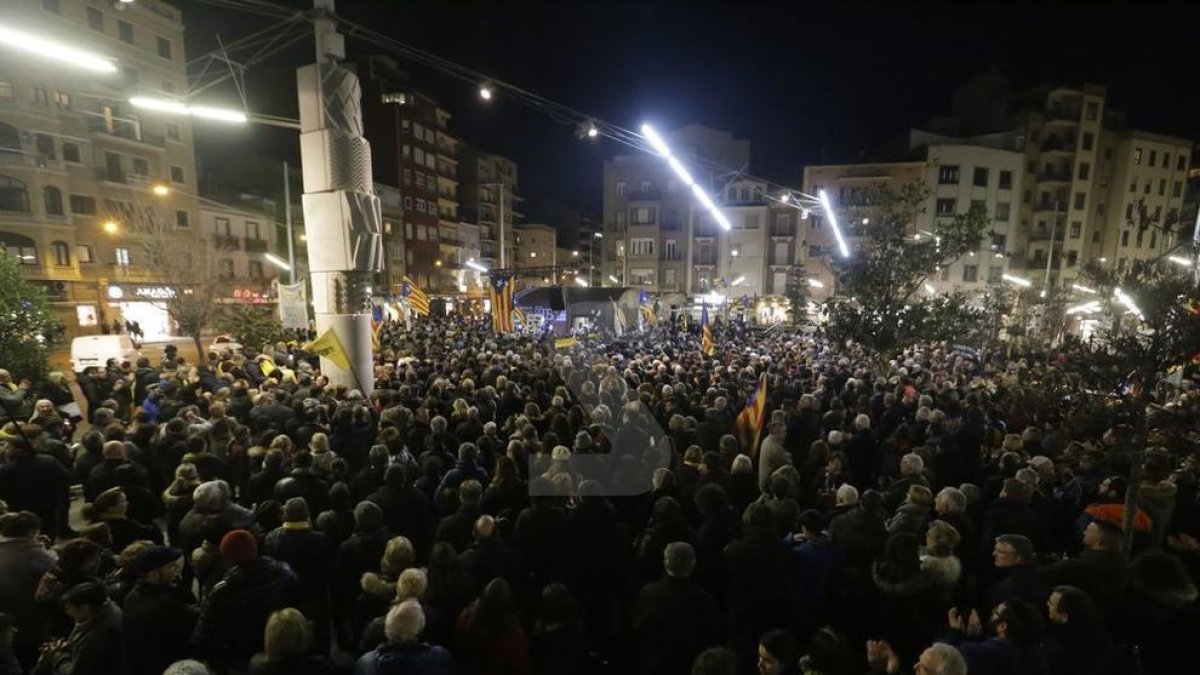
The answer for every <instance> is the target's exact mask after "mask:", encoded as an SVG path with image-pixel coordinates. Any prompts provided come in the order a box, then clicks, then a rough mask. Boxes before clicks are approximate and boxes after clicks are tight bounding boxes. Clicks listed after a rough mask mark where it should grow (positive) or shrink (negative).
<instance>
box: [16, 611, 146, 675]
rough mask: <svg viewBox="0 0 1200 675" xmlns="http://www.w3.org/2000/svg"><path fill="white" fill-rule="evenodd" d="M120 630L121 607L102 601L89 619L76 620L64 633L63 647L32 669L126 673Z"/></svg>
mask: <svg viewBox="0 0 1200 675" xmlns="http://www.w3.org/2000/svg"><path fill="white" fill-rule="evenodd" d="M123 633H124V629H123V627H122V622H121V608H120V607H117V605H116V604H115V603H113V601H111V600H108V601H105V603H104V605H103V606H101V607H100V609H99V610H98V611H97V613H96V616H95V617H93V618H92V619H91V620H90V621H87V622H85V623H80V624H75V627H74V628H73V629H72V630H71V634H70V635H69V636H68V637H67V646H66V648H65V649H63V650H61V651H59V652H58V653H57V654H55V656H54V657H52V659H51V661H50V664H49V665H48V666H42V667H39V668H37V669H35V670H34V672H37V673H56V674H59V675H128V674H129V666H128V664H127V662H126V660H125V640H124V638H123Z"/></svg>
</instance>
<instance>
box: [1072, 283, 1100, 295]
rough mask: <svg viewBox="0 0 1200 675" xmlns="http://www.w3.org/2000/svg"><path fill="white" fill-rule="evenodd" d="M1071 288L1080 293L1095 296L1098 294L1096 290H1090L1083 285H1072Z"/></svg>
mask: <svg viewBox="0 0 1200 675" xmlns="http://www.w3.org/2000/svg"><path fill="white" fill-rule="evenodd" d="M1071 288H1074V289H1075V290H1077V291H1079V292H1080V293H1091V294H1093V295H1094V294H1095V293H1096V289H1094V288H1088V287H1087V286H1084V285H1083V284H1071Z"/></svg>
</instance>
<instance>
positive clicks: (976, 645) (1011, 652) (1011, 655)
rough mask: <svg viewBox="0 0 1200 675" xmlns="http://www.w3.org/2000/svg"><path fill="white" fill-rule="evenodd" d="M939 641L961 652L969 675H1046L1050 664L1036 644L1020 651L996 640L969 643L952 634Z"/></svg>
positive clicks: (989, 639)
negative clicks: (1016, 674) (1015, 674)
mask: <svg viewBox="0 0 1200 675" xmlns="http://www.w3.org/2000/svg"><path fill="white" fill-rule="evenodd" d="M942 641H943V642H946V643H948V644H951V645H954V646H955V647H957V648H958V651H960V652H962V655H963V658H964V659H965V660H966V662H967V672H968V673H970V674H971V675H1012V674H1014V673H1021V675H1050V663H1049V661H1048V660H1047V659H1046V653H1045V651H1044V650H1043V649H1042V646H1041V645H1040V644H1039V645H1034V646H1031V647H1027V648H1025V649H1021V648H1020V647H1017V646H1016V645H1014V644H1013V643H1011V642H1009V641H1008V640H1001V639H1000V638H988V639H987V640H970V639H967V637H966V635H965V634H963V633H962V632H961V631H954V630H952V631H950V633H949V634H948V635H947V636H946V638H945V639H944V640H942Z"/></svg>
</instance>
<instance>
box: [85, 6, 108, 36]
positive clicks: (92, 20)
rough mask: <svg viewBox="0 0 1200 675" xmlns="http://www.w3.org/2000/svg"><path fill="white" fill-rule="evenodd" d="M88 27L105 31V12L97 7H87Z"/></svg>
mask: <svg viewBox="0 0 1200 675" xmlns="http://www.w3.org/2000/svg"><path fill="white" fill-rule="evenodd" d="M87 21H88V28H91V29H92V30H98V31H100V32H101V33H103V32H104V14H103V13H102V12H101V11H100V10H98V9H96V8H95V7H88V8H87Z"/></svg>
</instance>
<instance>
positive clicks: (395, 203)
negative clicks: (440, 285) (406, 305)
mask: <svg viewBox="0 0 1200 675" xmlns="http://www.w3.org/2000/svg"><path fill="white" fill-rule="evenodd" d="M374 187H375V196H376V197H379V210H380V216H381V221H382V230H383V272H381V273H380V275H379V277H380V278H379V279H378V280H377V281H376V288H375V294H376V295H378V296H388V295H392V296H395V295H399V294H400V292H401V290H402V286H403V284H404V275H405V273H406V272H407V269H408V265H407V263H406V261H405V251H406V250H407V247H406V246H405V241H404V201H403V199H404V198H403V197H402V196H401V193H400V189H399V188H395V187H392V186H390V185H384V184H382V183H375V185H374Z"/></svg>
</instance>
